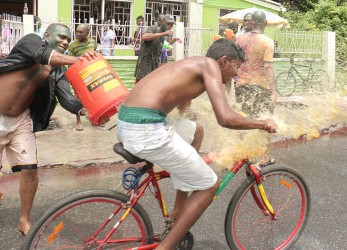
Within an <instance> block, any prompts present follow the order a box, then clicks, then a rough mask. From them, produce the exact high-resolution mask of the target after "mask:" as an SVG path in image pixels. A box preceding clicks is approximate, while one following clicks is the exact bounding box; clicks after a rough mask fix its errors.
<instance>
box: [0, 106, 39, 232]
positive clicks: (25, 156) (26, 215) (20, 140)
mask: <svg viewBox="0 0 347 250" xmlns="http://www.w3.org/2000/svg"><path fill="white" fill-rule="evenodd" d="M15 126H16V127H15V129H14V130H13V132H11V133H10V134H9V139H10V143H9V144H8V145H7V146H6V159H7V160H8V163H9V164H10V166H11V168H12V172H19V171H20V172H21V173H20V175H21V176H20V184H19V194H20V198H21V214H20V219H19V226H18V230H19V231H20V232H22V233H23V234H24V235H26V234H27V233H28V231H29V229H30V227H31V225H32V223H31V221H30V210H31V207H32V205H33V201H34V198H35V194H36V190H37V187H38V173H37V157H36V139H35V134H34V133H33V131H32V125H31V118H30V112H29V111H26V112H24V113H23V114H22V115H20V116H18V121H17V123H15Z"/></svg>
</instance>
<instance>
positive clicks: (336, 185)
mask: <svg viewBox="0 0 347 250" xmlns="http://www.w3.org/2000/svg"><path fill="white" fill-rule="evenodd" d="M346 136H347V130H345V131H342V133H341V134H336V133H333V134H331V135H326V136H322V137H321V138H320V139H317V140H313V141H308V142H303V141H301V142H294V143H291V144H290V145H287V146H285V145H281V146H278V145H277V146H276V147H274V148H273V149H272V150H271V151H272V152H271V155H272V156H274V157H275V158H276V159H277V162H278V165H285V166H290V167H291V168H293V169H295V170H297V171H299V172H300V173H301V174H302V175H303V176H304V178H305V179H306V181H307V183H308V185H309V187H310V189H311V195H312V209H311V217H310V219H309V222H308V225H307V227H306V229H305V231H304V233H303V235H302V237H301V238H300V239H299V241H298V242H297V244H296V245H295V247H294V248H293V249H305V250H306V249H310V250H314V249H329V250H331V249H346V245H347V242H346V237H345V236H346V235H347V227H346V225H347V213H346V204H347V196H346V193H347V185H346V179H347V155H346V152H347V137H346ZM122 169H124V165H123V164H118V165H116V166H103V167H95V166H92V165H91V166H88V167H84V168H73V167H63V166H61V167H56V168H51V169H41V170H40V186H39V190H38V193H37V198H36V200H35V205H34V209H33V213H32V218H33V219H35V218H37V217H38V216H39V215H40V214H41V213H42V212H43V211H44V210H45V209H46V208H47V207H48V206H49V205H50V204H52V203H53V202H54V201H56V200H58V199H60V198H62V197H64V196H66V195H68V194H71V193H74V192H76V191H78V190H84V189H90V188H111V189H112V188H116V189H120V187H121V183H120V173H121V170H122ZM240 181H241V179H240V178H237V179H236V181H235V183H233V184H232V185H230V186H229V187H227V188H226V190H224V191H223V193H222V194H221V195H220V197H219V198H218V199H217V200H216V201H215V202H214V203H213V204H212V205H211V207H209V208H208V210H207V211H206V213H205V214H204V216H203V217H202V218H201V219H200V221H198V223H197V224H196V225H195V226H194V227H193V228H192V230H191V232H192V233H193V234H194V237H195V246H194V249H203V250H204V249H206V250H209V249H213V250H224V249H227V245H226V241H225V237H224V215H225V211H226V207H227V204H228V201H229V200H230V197H231V196H232V194H233V190H235V188H236V186H237V185H238V184H239V183H240ZM1 182H2V187H3V189H4V191H5V195H6V198H5V200H4V201H3V202H2V203H1V205H0V211H1V212H0V249H5V250H9V249H19V246H20V244H21V242H22V240H23V236H22V235H21V234H19V233H18V232H17V230H16V226H17V221H18V215H19V198H18V191H17V189H18V175H17V174H11V175H7V176H5V178H4V179H3V180H2V181H1ZM162 186H165V188H164V195H165V194H167V195H172V194H171V193H172V188H171V187H172V186H171V184H170V182H166V185H162ZM166 200H167V201H168V200H169V199H168V198H167V199H166ZM142 204H143V205H144V206H145V207H146V208H148V209H147V212H148V213H149V215H150V216H151V218H152V219H153V220H154V222H156V221H158V220H157V218H155V213H156V212H158V209H157V207H156V204H154V202H153V200H152V199H151V198H149V199H147V200H146V201H144V202H142ZM168 206H169V208H170V207H172V203H170V202H169V204H168ZM158 225H161V223H160V222H159V221H158V223H154V226H155V228H157V227H158Z"/></svg>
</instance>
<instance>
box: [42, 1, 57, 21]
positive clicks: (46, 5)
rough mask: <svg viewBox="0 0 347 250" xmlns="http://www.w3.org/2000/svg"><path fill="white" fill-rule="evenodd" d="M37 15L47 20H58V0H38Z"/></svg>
mask: <svg viewBox="0 0 347 250" xmlns="http://www.w3.org/2000/svg"><path fill="white" fill-rule="evenodd" d="M37 7H38V13H37V15H38V16H39V17H40V18H41V20H42V21H45V22H57V21H58V0H48V1H47V0H38V5H37Z"/></svg>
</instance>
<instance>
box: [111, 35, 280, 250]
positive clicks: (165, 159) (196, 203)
mask: <svg viewBox="0 0 347 250" xmlns="http://www.w3.org/2000/svg"><path fill="white" fill-rule="evenodd" d="M243 60H244V53H243V50H242V49H241V48H240V47H238V46H237V45H236V44H235V43H234V42H232V41H230V40H227V39H219V40H217V41H216V42H214V43H213V44H212V45H211V47H210V48H209V50H208V52H207V56H206V57H190V58H187V59H185V60H181V61H177V62H174V63H170V64H167V65H165V66H163V67H160V68H158V69H157V70H155V71H153V72H152V73H150V74H149V75H147V76H146V77H145V78H143V79H142V80H141V81H140V82H139V83H138V84H137V85H135V87H134V88H133V89H132V91H131V92H130V93H129V95H128V96H127V98H126V99H125V101H124V104H123V105H122V106H121V108H120V110H119V113H118V126H117V136H118V139H119V140H120V141H121V142H122V143H123V145H124V148H125V149H126V150H128V151H129V152H130V153H132V154H134V155H136V156H137V157H140V158H143V159H147V160H149V161H151V162H153V163H155V164H157V165H159V166H160V167H162V168H163V169H165V170H167V171H168V172H169V173H170V174H171V179H172V182H173V185H174V188H175V189H176V190H177V191H176V200H175V206H174V209H173V212H172V217H173V218H174V219H175V223H174V224H173V226H172V228H171V229H170V232H169V233H168V235H167V236H166V237H165V238H164V240H163V241H162V242H161V243H160V245H159V246H158V247H157V248H156V249H158V250H163V249H164V250H171V249H175V247H176V246H177V245H178V244H179V242H180V240H181V239H182V237H183V236H184V235H185V234H186V232H187V231H188V230H189V229H190V228H191V227H192V226H193V224H194V223H195V222H196V221H197V220H198V218H199V217H200V216H201V215H202V213H203V212H204V211H205V209H206V208H207V207H208V206H209V204H210V203H211V201H212V199H213V197H214V195H215V194H216V191H217V189H218V187H219V184H220V182H219V180H218V178H217V175H216V174H215V173H214V171H213V170H212V169H211V168H210V167H209V166H208V165H207V164H206V163H204V161H203V160H202V159H201V157H200V156H199V154H198V153H197V152H196V150H195V149H194V148H193V147H192V146H191V145H189V144H188V143H187V142H185V141H184V140H183V139H182V138H181V137H180V136H179V135H178V134H177V133H176V132H175V129H174V128H173V127H172V126H171V125H170V124H168V123H166V121H165V119H166V115H167V114H168V113H169V112H170V111H171V110H173V109H174V108H175V107H177V106H179V105H181V104H183V103H186V102H187V101H189V100H191V99H194V98H196V97H198V96H199V95H201V94H202V93H203V92H205V91H206V92H207V94H208V96H209V99H210V101H211V103H212V107H213V110H214V113H215V116H216V118H217V122H218V123H219V124H220V125H221V126H223V127H226V128H230V129H239V130H242V129H262V130H265V131H267V132H269V133H272V132H275V130H276V125H275V123H274V122H273V121H272V120H270V119H268V120H252V119H249V118H245V117H243V116H240V115H238V114H237V113H235V112H234V111H233V110H231V108H230V106H229V104H228V102H227V99H226V97H225V95H224V92H223V89H222V84H223V83H224V84H225V83H227V82H229V81H230V80H231V78H233V77H234V76H235V75H236V73H237V70H238V68H239V67H240V64H241V62H242V61H243ZM164 83H165V84H164ZM188 192H192V194H191V195H190V196H189V197H188Z"/></svg>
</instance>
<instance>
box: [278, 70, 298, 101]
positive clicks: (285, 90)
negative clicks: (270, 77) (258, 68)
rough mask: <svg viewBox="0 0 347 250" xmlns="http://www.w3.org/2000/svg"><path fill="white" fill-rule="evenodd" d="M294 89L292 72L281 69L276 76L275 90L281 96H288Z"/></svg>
mask: <svg viewBox="0 0 347 250" xmlns="http://www.w3.org/2000/svg"><path fill="white" fill-rule="evenodd" d="M295 89H296V79H295V77H294V74H293V73H292V72H290V71H289V72H288V71H283V72H281V73H279V75H278V76H277V77H276V90H277V93H278V94H279V95H281V96H290V95H291V94H293V93H294V91H295Z"/></svg>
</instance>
